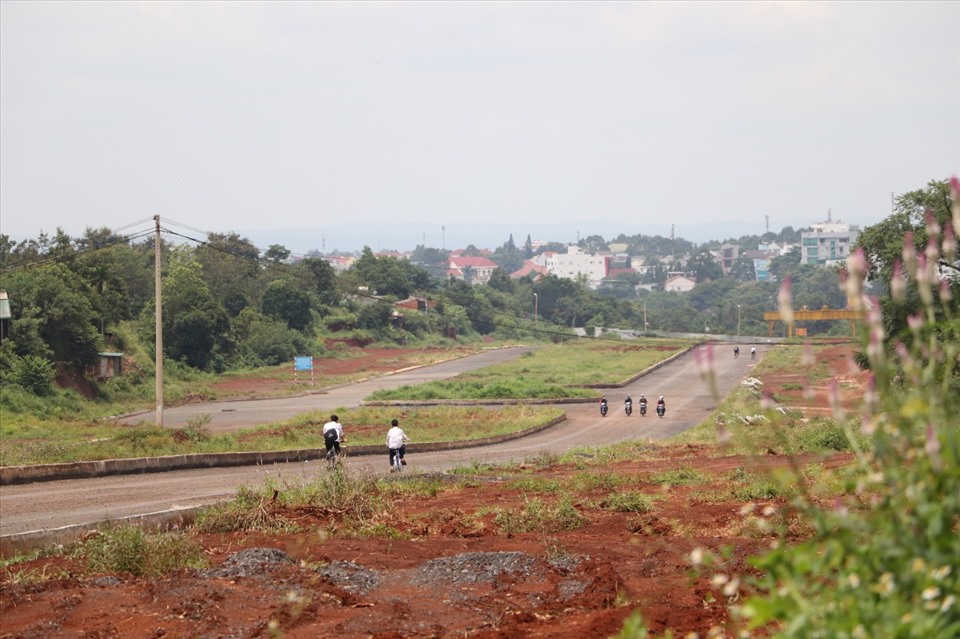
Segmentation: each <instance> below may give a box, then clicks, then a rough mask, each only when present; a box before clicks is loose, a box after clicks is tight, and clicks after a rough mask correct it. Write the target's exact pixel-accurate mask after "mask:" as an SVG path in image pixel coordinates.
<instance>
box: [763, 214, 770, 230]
mask: <svg viewBox="0 0 960 639" xmlns="http://www.w3.org/2000/svg"><path fill="white" fill-rule="evenodd" d="M763 217H765V218H767V233H769V232H770V216H769V215H764V216H763Z"/></svg>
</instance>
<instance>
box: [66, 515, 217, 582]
mask: <svg viewBox="0 0 960 639" xmlns="http://www.w3.org/2000/svg"><path fill="white" fill-rule="evenodd" d="M79 554H80V555H81V556H83V557H85V558H86V560H87V566H88V567H89V568H90V570H92V571H95V572H125V573H129V574H131V575H135V576H137V577H155V576H160V575H166V574H170V573H172V572H175V571H177V570H180V569H181V568H199V567H202V566H204V565H205V564H206V560H205V556H204V554H203V548H202V546H200V545H199V543H197V542H196V541H194V540H192V539H191V538H190V537H188V536H187V535H186V534H184V533H182V532H168V533H159V534H148V533H145V532H144V531H143V530H141V529H140V528H137V527H136V526H120V527H117V528H113V527H109V526H108V527H104V528H101V529H100V530H99V531H98V533H97V534H96V535H94V536H93V537H91V538H90V539H88V540H87V541H85V542H84V543H83V544H81V545H80V547H79Z"/></svg>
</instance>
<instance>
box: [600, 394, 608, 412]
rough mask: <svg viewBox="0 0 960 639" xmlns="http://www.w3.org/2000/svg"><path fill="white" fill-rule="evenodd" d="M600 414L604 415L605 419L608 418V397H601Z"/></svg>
mask: <svg viewBox="0 0 960 639" xmlns="http://www.w3.org/2000/svg"><path fill="white" fill-rule="evenodd" d="M600 414H601V415H603V416H604V417H606V416H607V397H606V395H602V396H601V397H600Z"/></svg>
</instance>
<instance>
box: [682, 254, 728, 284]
mask: <svg viewBox="0 0 960 639" xmlns="http://www.w3.org/2000/svg"><path fill="white" fill-rule="evenodd" d="M687 268H688V269H690V271H691V272H692V273H693V277H694V279H695V280H697V282H706V281H709V280H719V279H720V278H722V277H723V269H722V268H721V267H720V265H719V264H717V262H716V260H714V259H713V255H711V254H710V251H708V250H706V249H703V250H701V251H699V252H698V253H697V254H696V255H694V256H693V257H691V258H690V261H689V262H688V263H687Z"/></svg>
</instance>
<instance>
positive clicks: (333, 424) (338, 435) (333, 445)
mask: <svg viewBox="0 0 960 639" xmlns="http://www.w3.org/2000/svg"><path fill="white" fill-rule="evenodd" d="M345 441H347V438H346V437H344V436H343V426H341V425H340V418H339V417H337V416H336V415H331V416H330V421H329V422H327V423H326V424H324V425H323V444H324V446H326V447H327V460H328V461H329V460H331V459H334V458H338V457H340V442H345Z"/></svg>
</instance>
